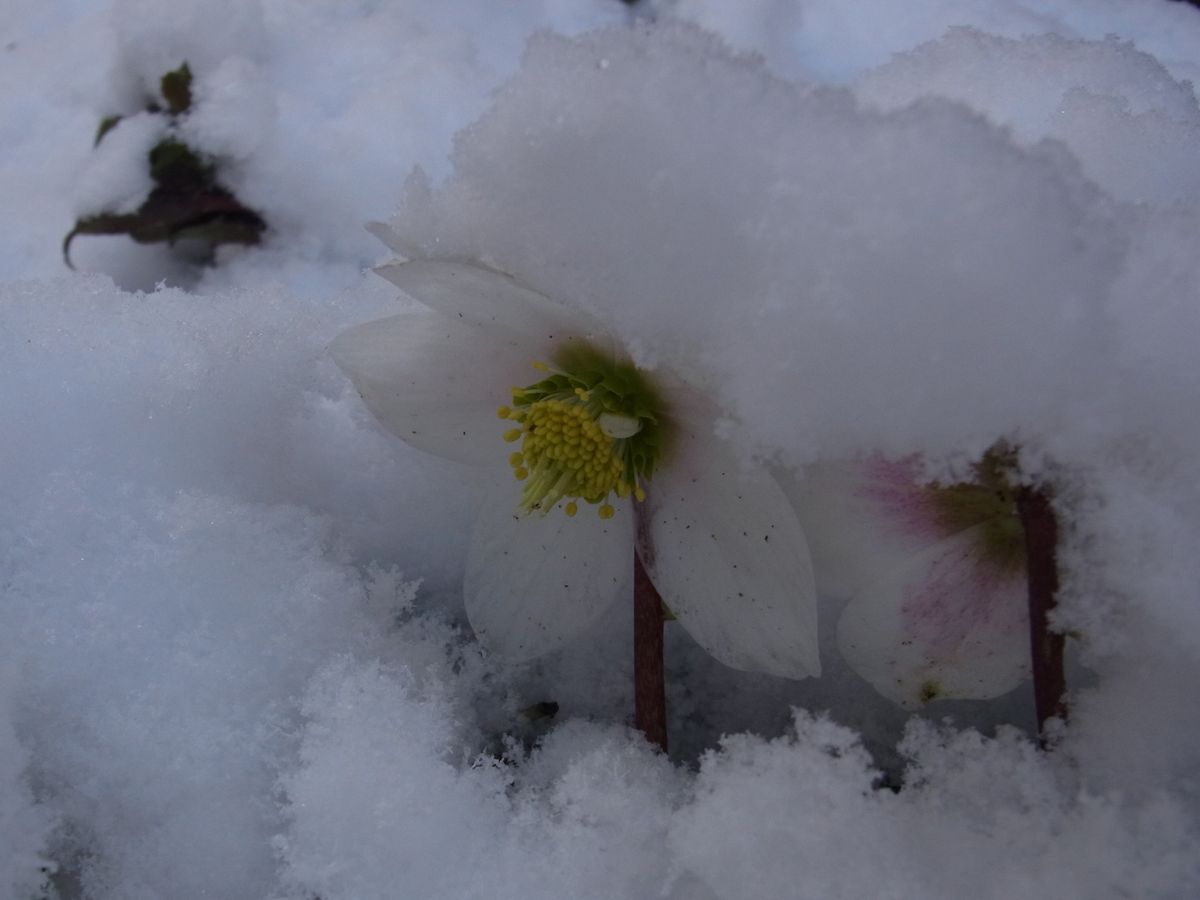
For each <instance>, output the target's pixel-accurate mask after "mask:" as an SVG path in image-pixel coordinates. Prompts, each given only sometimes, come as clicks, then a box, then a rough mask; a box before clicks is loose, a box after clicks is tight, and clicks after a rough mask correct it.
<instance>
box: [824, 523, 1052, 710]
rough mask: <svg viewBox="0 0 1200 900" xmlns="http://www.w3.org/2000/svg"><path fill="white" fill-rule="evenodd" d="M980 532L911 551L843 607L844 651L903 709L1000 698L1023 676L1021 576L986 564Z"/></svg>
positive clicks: (1025, 615) (1025, 629)
mask: <svg viewBox="0 0 1200 900" xmlns="http://www.w3.org/2000/svg"><path fill="white" fill-rule="evenodd" d="M980 530H981V529H980V528H979V527H976V528H971V529H968V530H967V531H963V532H961V533H959V534H957V535H955V536H954V537H952V538H949V539H947V540H944V541H941V542H939V543H937V544H935V545H934V546H932V547H930V548H928V549H927V550H925V551H924V552H923V553H920V554H917V555H916V556H914V557H913V558H911V559H910V560H909V561H908V562H907V563H906V564H904V565H902V566H899V567H897V568H896V569H894V570H893V571H891V572H888V573H886V574H885V575H884V576H883V577H882V578H880V579H879V580H877V581H876V582H874V583H872V584H870V585H869V586H867V588H865V589H864V590H863V591H862V592H861V593H859V594H858V595H857V596H855V597H854V598H853V599H852V600H851V601H850V603H849V604H848V605H847V606H846V609H845V611H844V612H843V613H842V618H841V620H840V621H839V623H838V646H839V647H840V648H841V651H842V655H843V656H844V657H845V658H846V661H847V662H848V663H849V664H850V666H851V668H853V669H854V670H855V671H856V672H858V674H859V675H861V676H862V677H863V678H865V679H866V680H867V681H869V682H870V683H871V684H872V685H873V686H874V687H875V689H876V690H877V691H879V693H881V694H883V695H884V696H885V697H888V698H890V699H892V700H894V701H896V702H897V703H899V704H900V705H901V706H904V707H907V708H910V709H911V708H915V707H918V706H921V705H922V704H923V703H926V702H928V701H929V700H931V699H942V698H959V699H986V698H989V697H998V696H999V695H1001V694H1004V693H1007V692H1008V691H1010V690H1012V689H1013V688H1015V687H1016V686H1017V685H1019V684H1020V683H1021V682H1022V681H1024V680H1025V679H1026V678H1028V677H1029V670H1030V662H1029V611H1028V605H1027V599H1026V582H1025V577H1024V573H1023V571H1019V572H1017V573H1011V572H1002V571H1000V570H999V569H997V568H996V567H995V566H994V565H991V564H989V563H988V562H986V560H985V559H984V556H983V552H984V551H983V541H982V540H980Z"/></svg>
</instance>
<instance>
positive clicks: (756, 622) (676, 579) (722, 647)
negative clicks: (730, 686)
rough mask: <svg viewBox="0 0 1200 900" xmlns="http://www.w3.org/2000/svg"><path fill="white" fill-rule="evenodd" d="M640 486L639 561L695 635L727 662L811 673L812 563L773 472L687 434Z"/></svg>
mask: <svg viewBox="0 0 1200 900" xmlns="http://www.w3.org/2000/svg"><path fill="white" fill-rule="evenodd" d="M648 492H649V496H648V498H647V501H646V509H645V513H644V514H645V515H646V516H647V517H648V532H649V547H647V548H644V552H643V561H644V562H645V563H646V569H647V571H648V572H649V573H650V577H651V579H652V580H653V581H654V584H655V586H656V587H657V588H658V590H659V593H660V594H661V595H662V598H663V602H664V603H666V605H667V606H668V607H669V608H670V610H671V611H672V612H673V613H674V614H675V616H676V618H678V619H679V621H680V622H681V623H682V624H683V626H684V627H685V628H686V629H687V630H688V633H690V634H691V635H692V637H693V638H695V639H696V641H697V643H699V644H700V646H702V647H703V648H704V649H705V650H707V651H708V652H709V653H711V654H712V655H713V656H714V657H716V658H717V659H718V660H720V661H721V662H723V663H725V665H727V666H730V667H732V668H735V669H742V670H746V671H756V672H769V673H771V674H773V675H780V676H783V677H786V678H804V677H806V676H809V675H819V674H820V672H821V663H820V655H819V652H818V648H817V603H816V588H815V586H814V584H813V572H812V564H811V563H810V561H809V557H808V547H807V545H806V543H805V540H804V533H803V531H802V530H801V528H800V523H799V522H798V521H797V519H796V516H795V513H794V512H793V510H792V508H791V505H790V504H789V503H788V500H787V498H786V497H785V496H784V494H783V491H782V490H780V488H779V486H778V484H776V483H775V480H774V479H773V478H771V477H770V476H769V475H767V474H766V473H765V472H763V471H761V470H759V471H755V472H743V471H741V470H740V468H739V466H738V464H737V461H736V460H735V459H734V457H733V454H732V452H731V451H730V450H729V448H728V446H727V445H725V443H724V442H722V441H719V440H717V439H716V438H713V437H711V436H701V435H699V434H685V435H682V436H681V440H680V447H679V449H678V450H677V451H676V453H675V455H673V456H672V457H671V459H669V460H668V464H667V466H666V467H665V468H664V469H663V470H661V471H660V472H658V473H656V474H655V476H654V479H653V482H652V483H651V485H650V486H649V488H648Z"/></svg>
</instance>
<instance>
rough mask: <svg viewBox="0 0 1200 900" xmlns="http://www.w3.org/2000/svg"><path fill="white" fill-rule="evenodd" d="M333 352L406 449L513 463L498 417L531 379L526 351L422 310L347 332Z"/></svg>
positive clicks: (472, 462) (477, 461) (474, 460)
mask: <svg viewBox="0 0 1200 900" xmlns="http://www.w3.org/2000/svg"><path fill="white" fill-rule="evenodd" d="M329 352H330V353H331V354H332V356H333V358H334V361H335V362H336V363H337V364H338V366H340V367H341V369H342V371H344V372H345V373H346V374H347V375H349V376H350V380H351V381H353V382H354V386H355V387H356V388H357V389H358V392H359V394H361V395H362V398H363V401H364V402H365V403H366V405H367V408H368V409H369V410H370V411H371V412H372V413H373V414H374V415H375V417H376V418H377V419H379V421H380V422H382V423H383V425H384V426H385V427H386V428H387V429H388V430H389V431H391V432H392V433H393V434H395V435H396V436H397V437H399V438H401V439H402V440H404V441H406V442H407V443H409V444H412V445H413V446H414V447H417V448H419V449H421V450H425V451H427V452H429V453H434V454H437V455H438V456H444V457H446V458H448V459H453V460H457V461H458V462H464V463H468V464H470V465H485V464H487V463H490V462H495V461H497V460H504V459H505V458H507V456H508V452H509V451H510V450H511V448H510V447H508V446H507V445H506V444H505V443H504V442H503V440H502V439H501V435H502V434H503V429H504V425H505V423H503V422H501V421H500V420H499V419H497V418H496V410H497V408H498V407H499V406H500V405H501V404H504V403H507V402H509V401H510V399H511V395H510V393H509V388H510V387H511V386H512V385H514V384H516V383H518V382H519V380H520V379H528V377H529V376H528V373H529V372H530V369H529V364H528V351H527V350H525V348H523V347H520V346H513V345H512V344H511V343H510V342H507V341H499V340H497V339H496V338H495V337H494V336H493V335H490V334H488V333H487V332H486V331H484V330H483V329H481V328H478V327H475V326H473V325H469V324H467V323H465V322H463V321H461V320H459V319H451V318H447V317H446V316H444V315H442V314H441V313H438V312H434V311H433V310H428V309H416V310H412V311H410V312H406V313H402V314H400V315H397V316H391V317H390V318H387V319H379V320H377V321H374V322H366V323H364V324H362V325H358V326H355V327H354V328H351V329H349V330H347V331H344V332H342V333H341V334H340V335H338V336H337V338H335V339H334V341H333V343H332V344H330V346H329Z"/></svg>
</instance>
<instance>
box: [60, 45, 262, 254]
mask: <svg viewBox="0 0 1200 900" xmlns="http://www.w3.org/2000/svg"><path fill="white" fill-rule="evenodd" d="M159 93H160V95H161V97H159V98H152V99H150V100H148V101H147V103H146V108H145V111H144V113H142V114H141V115H149V116H151V117H153V118H156V119H161V120H163V121H162V122H161V123H158V128H159V129H160V130H161V136H160V138H159V139H158V141H157V142H156V143H155V144H154V145H153V146H152V147H151V148H150V150H149V152H148V153H147V155H146V166H147V170H148V173H149V175H150V180H151V182H152V183H153V185H154V186H153V188H151V190H150V193H149V194H148V195H146V197H145V200H143V201H142V203H141V204H140V206H138V208H137V209H136V210H133V211H125V210H120V209H104V210H99V211H94V212H90V213H89V214H87V215H84V216H82V217H81V218H79V219H78V220H76V222H75V225H74V227H73V228H72V229H71V231H70V232H69V233H68V234H67V236H66V237H65V238H63V259H64V260H65V261H66V263H67V265H68V266H70V265H71V256H70V251H71V242H72V241H73V240H74V239H75V237H76V236H77V235H81V234H94V235H98V234H127V235H129V237H131V238H133V240H135V241H137V242H138V243H141V244H151V243H161V242H166V243H168V244H175V243H176V242H177V241H181V240H185V239H187V240H191V241H193V242H198V243H199V244H200V246H201V249H202V251H203V252H204V253H205V254H211V251H212V250H213V249H214V248H215V247H216V246H217V245H219V244H257V243H258V242H259V240H260V238H261V237H262V233H263V231H265V230H266V227H267V226H266V222H264V221H263V219H262V217H261V216H260V215H259V214H258V213H256V212H255V211H254V210H252V209H249V208H247V207H246V206H245V205H243V204H242V202H241V201H240V200H238V198H237V197H236V196H234V195H233V193H232V192H230V191H229V189H228V188H226V187H224V186H222V185H221V184H220V183H219V179H218V172H217V169H218V165H217V162H216V161H215V160H214V159H212V158H210V157H209V156H208V155H207V154H205V153H203V152H201V151H199V150H197V149H196V148H194V147H191V146H189V145H188V144H187V143H186V142H185V141H184V140H183V139H182V138H181V137H180V135H179V133H178V124H179V121H180V119H181V118H182V117H184V116H186V115H187V114H188V112H189V111H190V110H191V108H192V71H191V69H190V68H189V67H188V64H187V63H186V62H184V63H183V64H182V65H180V67H179V68H178V69H174V70H172V71H170V72H167V73H166V74H165V75H163V77H162V79H161V81H160V83H159ZM160 100H161V102H160ZM124 118H126V117H125V116H121V115H111V116H106V117H105V118H104V119H103V120H102V121H101V122H100V127H99V128H98V129H97V131H96V140H95V143H96V145H97V146H98V145H99V144H100V142H101V141H103V140H104V139H105V137H106V136H107V135H108V134H110V133H111V132H112V131H113V129H115V128H117V127H119V126H120V124H121V122H122V120H123V119H124Z"/></svg>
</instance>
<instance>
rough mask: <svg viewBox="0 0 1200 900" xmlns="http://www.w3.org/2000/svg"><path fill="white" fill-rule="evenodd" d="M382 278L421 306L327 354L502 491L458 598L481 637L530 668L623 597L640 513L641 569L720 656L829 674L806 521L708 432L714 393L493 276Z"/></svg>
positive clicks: (485, 518) (412, 265)
mask: <svg viewBox="0 0 1200 900" xmlns="http://www.w3.org/2000/svg"><path fill="white" fill-rule="evenodd" d="M377 271H378V272H379V274H381V275H382V276H383V277H385V278H387V279H388V280H389V281H391V282H392V283H394V284H395V285H397V286H398V287H399V288H400V289H401V290H402V291H404V292H405V293H406V294H408V295H410V296H411V297H412V298H414V299H416V300H418V301H419V302H420V304H422V306H419V307H416V308H414V309H411V310H410V311H408V312H404V313H401V314H399V315H396V316H392V317H391V318H387V319H382V320H379V321H375V322H368V323H366V324H363V325H359V326H357V327H355V328H352V329H350V330H348V331H346V332H344V333H343V334H341V335H339V336H338V338H337V339H336V340H335V341H334V342H333V344H332V346H331V348H330V349H331V352H332V354H333V357H334V359H335V360H336V361H337V363H338V365H339V366H341V368H342V369H343V370H344V371H345V372H346V373H347V374H348V375H349V376H350V378H351V379H352V380H353V382H354V385H355V387H356V388H357V389H358V391H359V393H360V394H361V395H362V397H363V400H364V401H365V402H366V405H367V407H368V408H369V409H370V410H371V412H372V413H374V414H375V416H376V417H377V418H378V419H379V420H380V421H381V422H382V423H383V424H384V425H385V426H386V427H387V428H388V429H389V430H390V431H392V432H393V433H394V434H395V435H397V436H398V437H400V438H401V439H402V440H404V441H406V442H408V443H409V444H412V445H413V446H414V447H417V448H419V449H422V450H425V451H428V452H430V453H434V454H437V455H439V456H444V457H448V458H450V459H454V460H457V461H459V462H462V463H466V464H468V465H471V466H476V467H481V468H483V469H484V472H485V474H486V475H487V477H488V478H489V479H490V481H489V484H490V488H489V490H488V492H487V495H486V498H485V500H484V503H483V507H482V510H481V512H480V514H479V517H478V519H477V521H476V524H475V527H474V530H473V533H472V536H471V542H470V550H469V552H468V559H467V571H466V576H465V583H464V594H465V601H466V607H467V614H468V616H469V617H470V620H471V624H472V626H473V627H474V628H475V630H476V632H477V633H478V635H479V637H480V638H481V640H483V641H484V642H485V643H486V644H487V645H488V646H489V647H490V648H492V649H493V650H495V651H496V652H498V653H500V654H502V655H505V656H508V657H510V658H514V659H528V658H531V657H534V656H537V655H540V654H542V653H546V652H549V651H552V650H556V649H558V648H560V647H563V646H565V645H566V644H568V643H569V642H570V641H572V640H573V639H574V638H576V637H577V636H579V635H580V634H582V633H584V632H585V631H587V629H588V628H589V627H590V626H591V625H593V624H594V623H595V622H596V620H597V619H599V618H600V616H601V615H602V614H603V613H604V612H605V611H606V609H607V608H608V607H609V606H610V605H611V604H613V603H615V602H618V601H619V600H622V599H623V598H624V599H625V600H626V601H629V598H631V597H632V583H633V551H634V545H635V537H636V534H637V533H638V532H637V526H636V523H635V518H640V519H641V522H642V525H643V527H642V531H641V533H642V539H641V540H640V541H639V547H638V552H639V554H640V555H641V556H642V561H643V563H644V565H645V566H646V568H647V571H648V572H649V574H650V576H651V578H652V579H653V581H654V584H655V586H656V587H657V588H658V591H659V593H660V594H661V595H662V598H663V602H664V603H665V604H666V605H667V607H668V608H669V609H670V610H671V612H672V613H673V614H674V615H675V617H676V618H677V619H678V620H679V621H680V622H681V623H682V624H683V626H684V627H685V628H687V630H688V631H689V633H690V634H691V635H692V637H694V638H695V639H696V641H698V642H699V643H700V645H701V646H703V647H704V648H705V649H706V650H707V651H708V652H709V653H711V654H712V655H713V656H715V657H716V658H717V659H719V660H720V661H721V662H723V663H725V664H727V665H729V666H732V667H733V668H736V669H745V670H753V671H763V672H769V673H773V674H775V675H781V676H786V677H791V678H800V677H804V676H808V675H817V674H819V672H820V663H819V660H818V651H817V628H816V624H817V623H816V616H817V613H816V592H815V588H814V584H813V576H812V566H811V563H810V561H809V556H808V550H807V545H806V543H805V539H804V534H803V532H802V530H801V528H800V524H799V522H798V520H797V518H796V515H795V513H794V511H793V510H792V508H791V505H790V504H789V502H788V501H787V499H786V498H785V496H784V495H783V493H782V491H781V490H780V488H779V486H778V485H777V484H776V482H775V480H774V479H773V478H772V477H770V475H768V474H767V473H766V472H764V471H762V470H756V471H749V472H748V471H745V470H744V467H743V466H741V465H740V464H739V461H738V455H737V453H736V452H735V449H734V448H733V447H732V446H730V445H729V444H728V443H727V442H726V441H724V440H722V439H718V438H717V437H716V436H715V435H714V433H713V428H712V426H713V423H714V422H715V421H716V418H717V414H716V411H715V410H714V409H713V408H711V406H710V405H709V404H708V403H707V402H706V401H705V399H704V398H703V397H701V396H699V395H698V393H697V392H696V391H695V390H694V389H691V388H690V387H688V386H687V385H685V384H683V383H682V382H681V381H680V380H679V379H676V378H672V377H670V376H669V375H667V374H664V373H653V374H652V373H647V372H642V371H640V370H639V369H637V368H636V367H635V366H634V365H633V364H632V363H631V362H630V361H629V359H628V358H627V357H626V355H625V354H624V353H623V352H622V350H621V349H620V348H619V347H618V346H616V344H615V343H614V342H613V340H612V338H611V337H609V336H608V335H606V334H605V333H604V331H603V329H602V328H600V327H598V325H597V324H596V323H595V322H594V321H593V320H592V319H591V318H590V317H588V316H586V315H584V314H583V313H581V312H580V311H577V310H573V309H570V308H568V307H566V306H564V305H562V304H560V303H558V302H555V301H553V300H551V299H549V298H547V297H545V296H543V295H541V294H538V293H536V292H535V291H532V290H529V289H528V288H525V287H522V286H521V285H520V284H518V283H517V282H516V281H515V280H514V279H512V278H511V277H509V276H507V275H504V274H502V273H500V272H497V271H495V270H493V269H490V268H487V267H485V266H482V265H478V264H467V263H460V262H450V261H442V260H431V259H420V260H413V261H410V262H401V263H393V264H391V265H387V266H383V267H381V268H380V269H378V270H377ZM514 386H516V387H514ZM498 414H499V416H500V419H497V415H498ZM506 441H508V443H506ZM518 442H519V443H518ZM514 476H515V477H514ZM635 505H636V506H637V513H638V515H637V516H636V517H635V512H634V507H635Z"/></svg>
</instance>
